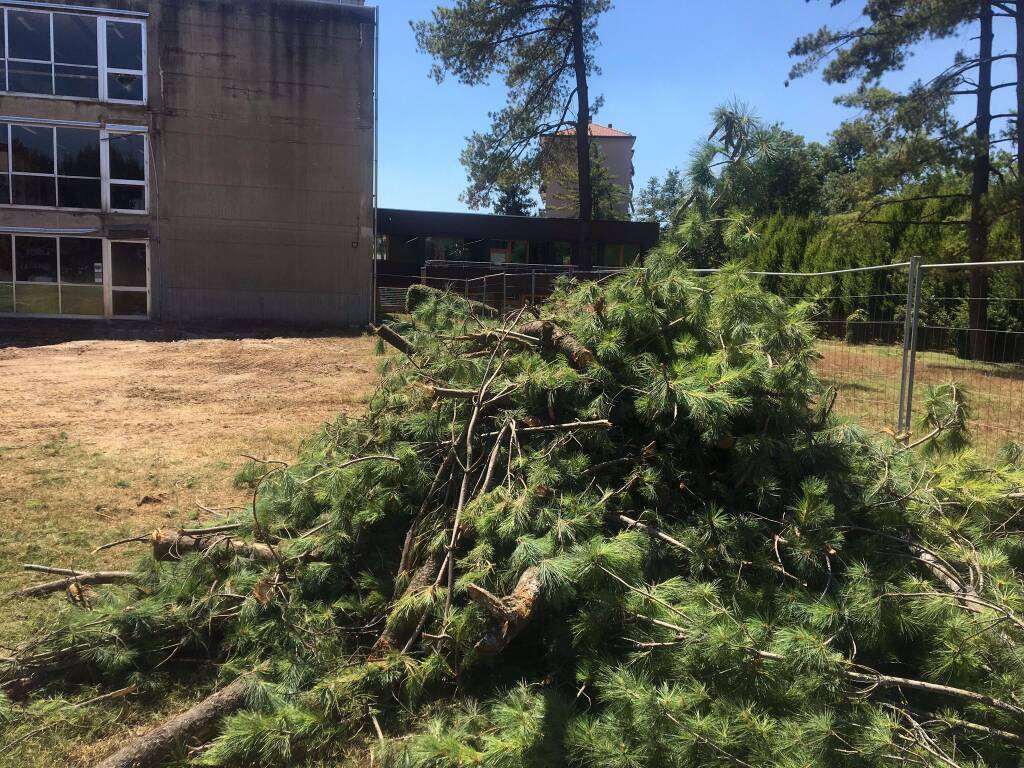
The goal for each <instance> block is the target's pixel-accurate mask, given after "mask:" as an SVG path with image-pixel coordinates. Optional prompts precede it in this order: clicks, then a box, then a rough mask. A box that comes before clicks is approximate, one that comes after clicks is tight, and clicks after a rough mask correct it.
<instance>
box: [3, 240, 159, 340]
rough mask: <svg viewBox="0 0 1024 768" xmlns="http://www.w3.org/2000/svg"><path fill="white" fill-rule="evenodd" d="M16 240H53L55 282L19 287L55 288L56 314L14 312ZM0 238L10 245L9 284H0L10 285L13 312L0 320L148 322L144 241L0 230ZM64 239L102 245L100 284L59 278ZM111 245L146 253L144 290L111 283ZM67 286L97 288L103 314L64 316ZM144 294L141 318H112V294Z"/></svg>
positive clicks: (149, 282) (150, 306) (148, 270)
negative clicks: (133, 247) (126, 245)
mask: <svg viewBox="0 0 1024 768" xmlns="http://www.w3.org/2000/svg"><path fill="white" fill-rule="evenodd" d="M19 237H31V238H46V239H50V240H55V241H56V248H57V280H56V282H53V283H49V282H33V281H28V282H25V281H21V284H23V285H52V286H54V287H56V288H57V313H56V314H52V313H30V312H18V311H16V310H17V306H18V285H19V281H18V258H17V245H16V242H17V238H19ZM0 238H7V240H8V242H9V244H10V246H11V282H10V283H6V282H4V283H3V285H10V286H11V288H12V293H11V305H12V306H13V307H14V308H15V311H11V312H0V317H24V318H39V319H55V318H59V319H64V320H100V319H103V320H135V321H140V322H141V321H148V320H150V318H151V314H152V311H153V300H152V278H151V273H152V268H151V263H150V259H151V253H152V251H151V249H150V246H149V241H148V240H140V239H134V238H114V239H109V238H105V237H97V236H95V235H78V234H75V235H69V234H51V233H47V232H38V233H36V232H32V233H27V232H10V231H7V232H5V231H3V230H0ZM64 239H73V240H99V241H100V242H101V243H102V258H103V283H102V285H97V284H96V283H74V282H65V281H64V280H63V279H62V277H61V241H62V240H64ZM114 243H131V244H134V245H142V246H143V247H144V248H145V252H146V286H145V287H144V288H140V287H134V286H127V287H120V286H116V285H114V284H113V281H114V273H113V270H112V269H111V266H112V264H111V253H112V250H113V249H112V246H113V244H114ZM64 286H68V287H70V288H82V287H97V288H101V290H102V293H103V314H102V315H72V314H64V312H63V309H64V306H63V303H64V296H63V290H62V289H63V287H64ZM115 292H119V293H144V294H145V295H146V314H145V315H115V314H114V293H115Z"/></svg>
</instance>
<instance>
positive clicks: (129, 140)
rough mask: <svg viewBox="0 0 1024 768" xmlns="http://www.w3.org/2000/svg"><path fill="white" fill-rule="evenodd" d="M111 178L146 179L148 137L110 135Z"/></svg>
mask: <svg viewBox="0 0 1024 768" xmlns="http://www.w3.org/2000/svg"><path fill="white" fill-rule="evenodd" d="M110 178H112V179H124V180H125V181H145V180H146V137H145V136H140V135H138V134H112V135H111V137H110Z"/></svg>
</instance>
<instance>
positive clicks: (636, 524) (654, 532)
mask: <svg viewBox="0 0 1024 768" xmlns="http://www.w3.org/2000/svg"><path fill="white" fill-rule="evenodd" d="M615 517H616V519H617V520H618V521H619V522H621V523H625V524H626V525H628V526H629V527H630V528H636V529H637V530H640V531H643V532H644V533H646V534H647V535H648V536H652V537H654V538H656V539H660V540H661V541H664V542H665V543H666V544H671V545H672V546H673V547H675V548H676V549H681V550H683V551H684V552H689V553H690V554H691V555H692V554H693V550H692V549H690V548H689V547H688V546H686V545H685V544H683V542H681V541H679V540H678V539H674V538H672V537H671V536H669V535H668V534H667V533H665V532H664V531H662V530H661V529H660V528H656V527H655V526H653V525H648V524H647V523H641V522H640V521H639V520H633V519H632V518H629V517H626V516H625V515H616V516H615Z"/></svg>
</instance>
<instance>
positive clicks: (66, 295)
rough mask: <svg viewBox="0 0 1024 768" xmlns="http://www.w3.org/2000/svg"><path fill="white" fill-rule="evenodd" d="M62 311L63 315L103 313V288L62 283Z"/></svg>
mask: <svg viewBox="0 0 1024 768" xmlns="http://www.w3.org/2000/svg"><path fill="white" fill-rule="evenodd" d="M19 290H20V289H19ZM60 311H61V314H63V315H102V314H103V289H102V288H94V287H92V286H84V285H62V286H61V287H60Z"/></svg>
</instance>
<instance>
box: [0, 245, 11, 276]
mask: <svg viewBox="0 0 1024 768" xmlns="http://www.w3.org/2000/svg"><path fill="white" fill-rule="evenodd" d="M13 269H14V253H13V249H12V247H11V236H10V235H0V283H9V282H11V281H12V280H14V271H13Z"/></svg>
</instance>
